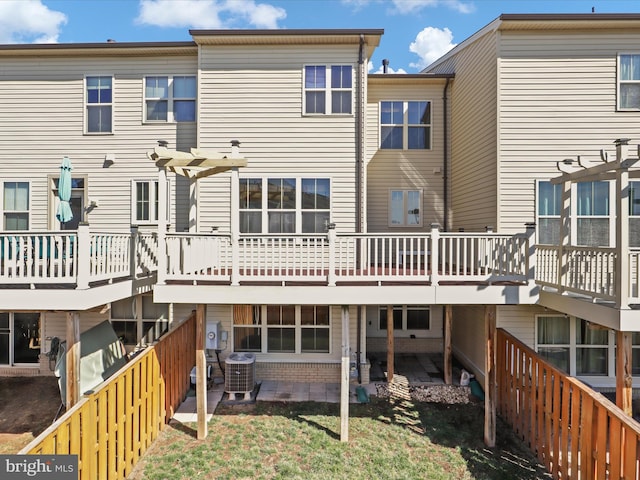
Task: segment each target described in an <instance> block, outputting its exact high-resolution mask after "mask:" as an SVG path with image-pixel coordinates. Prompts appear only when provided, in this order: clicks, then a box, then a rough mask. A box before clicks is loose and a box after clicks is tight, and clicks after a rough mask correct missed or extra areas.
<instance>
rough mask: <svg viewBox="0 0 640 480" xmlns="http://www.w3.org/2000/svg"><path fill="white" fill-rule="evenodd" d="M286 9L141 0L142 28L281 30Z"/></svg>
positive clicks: (218, 1) (230, 1) (216, 1)
mask: <svg viewBox="0 0 640 480" xmlns="http://www.w3.org/2000/svg"><path fill="white" fill-rule="evenodd" d="M286 16H287V13H286V11H285V10H284V9H282V8H279V7H275V6H273V5H269V4H266V3H256V2H255V1H254V0H140V14H139V15H138V18H136V22H137V23H139V24H146V25H155V26H158V27H191V28H230V27H232V26H238V24H248V25H250V26H252V27H256V28H278V21H280V20H284V18H285V17H286Z"/></svg>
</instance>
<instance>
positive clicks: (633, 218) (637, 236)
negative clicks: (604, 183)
mask: <svg viewBox="0 0 640 480" xmlns="http://www.w3.org/2000/svg"><path fill="white" fill-rule="evenodd" d="M629 246H630V247H633V248H638V247H640V182H629Z"/></svg>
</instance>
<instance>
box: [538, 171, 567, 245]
mask: <svg viewBox="0 0 640 480" xmlns="http://www.w3.org/2000/svg"><path fill="white" fill-rule="evenodd" d="M561 208H562V185H553V184H552V183H551V182H548V181H539V182H538V195H537V214H538V221H537V222H536V224H537V229H536V230H537V233H538V243H541V244H544V245H558V244H559V243H560V213H561V212H560V209H561Z"/></svg>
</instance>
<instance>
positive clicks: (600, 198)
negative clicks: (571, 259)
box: [576, 181, 611, 247]
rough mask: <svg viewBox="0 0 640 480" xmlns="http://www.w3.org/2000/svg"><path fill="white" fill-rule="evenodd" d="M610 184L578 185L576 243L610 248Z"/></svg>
mask: <svg viewBox="0 0 640 480" xmlns="http://www.w3.org/2000/svg"><path fill="white" fill-rule="evenodd" d="M609 190H610V189H609V182H602V181H598V182H579V183H578V184H577V210H576V228H577V231H576V234H577V236H576V243H577V245H586V246H592V247H597V246H609V244H610V235H609V232H610V229H611V227H610V222H611V218H610V216H609V205H610V198H609Z"/></svg>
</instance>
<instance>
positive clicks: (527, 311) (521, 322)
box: [496, 305, 549, 348]
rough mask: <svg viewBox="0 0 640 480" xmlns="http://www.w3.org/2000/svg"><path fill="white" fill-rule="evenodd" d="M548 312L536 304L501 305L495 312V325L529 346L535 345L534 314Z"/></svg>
mask: <svg viewBox="0 0 640 480" xmlns="http://www.w3.org/2000/svg"><path fill="white" fill-rule="evenodd" d="M545 312H546V313H549V312H548V311H546V310H545V309H544V308H542V307H539V306H537V305H503V306H499V307H498V310H497V313H496V326H497V327H498V328H504V329H505V330H506V331H508V332H509V333H510V334H511V335H513V336H515V337H516V338H518V339H519V340H520V341H522V342H524V343H525V345H528V346H529V347H531V348H534V346H535V328H536V327H535V325H536V315H541V314H543V313H545Z"/></svg>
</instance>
